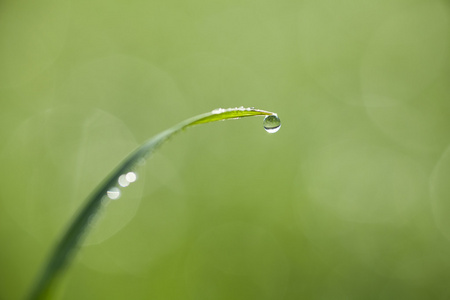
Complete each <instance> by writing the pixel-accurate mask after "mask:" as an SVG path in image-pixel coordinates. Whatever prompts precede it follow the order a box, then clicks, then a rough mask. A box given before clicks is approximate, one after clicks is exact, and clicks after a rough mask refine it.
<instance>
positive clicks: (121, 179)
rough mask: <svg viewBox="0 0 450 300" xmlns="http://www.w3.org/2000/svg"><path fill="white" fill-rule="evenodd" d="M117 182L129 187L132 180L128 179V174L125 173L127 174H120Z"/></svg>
mask: <svg viewBox="0 0 450 300" xmlns="http://www.w3.org/2000/svg"><path fill="white" fill-rule="evenodd" d="M117 182H118V183H119V185H120V186H122V187H127V186H129V185H130V181H129V180H128V179H127V175H125V174H122V175H120V176H119V179H118V180H117Z"/></svg>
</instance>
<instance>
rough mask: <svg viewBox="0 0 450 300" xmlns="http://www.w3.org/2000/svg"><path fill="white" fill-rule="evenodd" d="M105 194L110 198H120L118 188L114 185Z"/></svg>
mask: <svg viewBox="0 0 450 300" xmlns="http://www.w3.org/2000/svg"><path fill="white" fill-rule="evenodd" d="M106 194H107V195H108V197H109V199H111V200H116V199H119V198H120V190H119V189H118V188H116V187H113V188H112V189H110V190H109V191H107V192H106Z"/></svg>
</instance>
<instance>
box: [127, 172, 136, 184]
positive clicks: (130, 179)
mask: <svg viewBox="0 0 450 300" xmlns="http://www.w3.org/2000/svg"><path fill="white" fill-rule="evenodd" d="M125 178H126V180H127V181H128V182H130V183H131V182H135V181H136V180H137V175H136V173H134V172H128V173H127V175H125Z"/></svg>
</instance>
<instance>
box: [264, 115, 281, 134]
mask: <svg viewBox="0 0 450 300" xmlns="http://www.w3.org/2000/svg"><path fill="white" fill-rule="evenodd" d="M263 126H264V129H265V130H266V131H267V132H268V133H275V132H277V131H278V130H280V127H281V120H280V118H278V116H277V115H270V116H267V117H265V118H264V121H263Z"/></svg>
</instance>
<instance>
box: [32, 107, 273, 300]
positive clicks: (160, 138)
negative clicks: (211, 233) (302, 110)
mask: <svg viewBox="0 0 450 300" xmlns="http://www.w3.org/2000/svg"><path fill="white" fill-rule="evenodd" d="M261 115H262V116H264V115H265V116H268V115H276V114H275V113H272V112H268V111H264V110H260V109H255V108H244V107H239V108H237V107H236V108H228V109H222V108H220V109H215V110H213V111H212V112H209V113H205V114H201V115H198V116H196V117H193V118H191V119H188V120H186V121H184V122H181V123H179V124H177V125H175V126H174V127H172V128H170V129H168V130H165V131H163V132H161V133H160V134H158V135H156V136H154V137H153V138H151V139H149V140H148V141H147V142H145V143H144V144H142V145H141V146H140V147H138V148H137V149H136V150H135V151H134V152H132V153H131V154H130V155H129V156H128V157H127V158H125V159H124V160H123V161H122V162H121V163H120V164H119V165H118V166H117V167H116V169H115V170H114V171H113V172H111V174H110V175H109V176H108V177H106V179H105V180H103V182H102V183H101V184H100V185H99V186H98V187H97V189H95V190H94V192H93V193H92V194H91V195H90V196H89V197H88V199H87V200H86V204H85V206H84V207H83V208H82V209H81V210H80V211H79V213H78V214H77V216H76V217H75V219H74V220H73V222H72V223H71V225H70V226H69V228H68V229H67V231H66V232H65V234H64V235H63V237H62V239H61V240H60V241H59V243H58V244H57V245H56V247H55V249H54V251H53V253H52V255H51V256H50V258H49V260H48V262H47V264H45V266H44V268H43V271H42V273H41V274H40V276H39V277H38V278H37V281H36V283H35V286H34V288H33V289H32V291H31V293H30V295H29V299H46V298H48V297H49V296H50V293H51V291H52V289H53V287H54V286H55V281H56V280H57V279H58V277H59V275H60V274H61V271H62V270H63V269H64V267H66V266H67V265H68V264H69V262H70V260H71V257H72V256H73V255H74V254H75V252H76V251H75V250H76V249H77V246H78V245H79V244H80V242H81V240H82V238H83V237H84V236H85V235H86V233H87V230H88V228H89V227H88V225H89V222H90V220H91V219H92V218H93V217H94V216H95V215H96V214H97V213H98V211H99V209H100V207H101V202H102V198H103V197H104V196H105V195H106V193H107V191H108V190H109V189H111V188H112V187H114V186H116V185H117V180H118V178H119V177H120V176H121V175H122V174H125V173H127V172H129V171H130V170H132V169H133V167H135V166H136V165H137V164H138V163H139V162H140V161H142V160H143V159H145V158H147V157H148V155H150V154H151V153H152V152H153V151H155V150H156V149H157V148H158V147H159V146H160V145H161V144H163V143H164V142H165V141H166V140H168V139H169V138H170V137H172V136H173V135H175V134H176V133H178V132H180V131H182V130H183V129H186V128H188V127H190V126H193V125H197V124H204V123H210V122H215V121H222V120H227V119H240V118H244V117H251V116H261Z"/></svg>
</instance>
